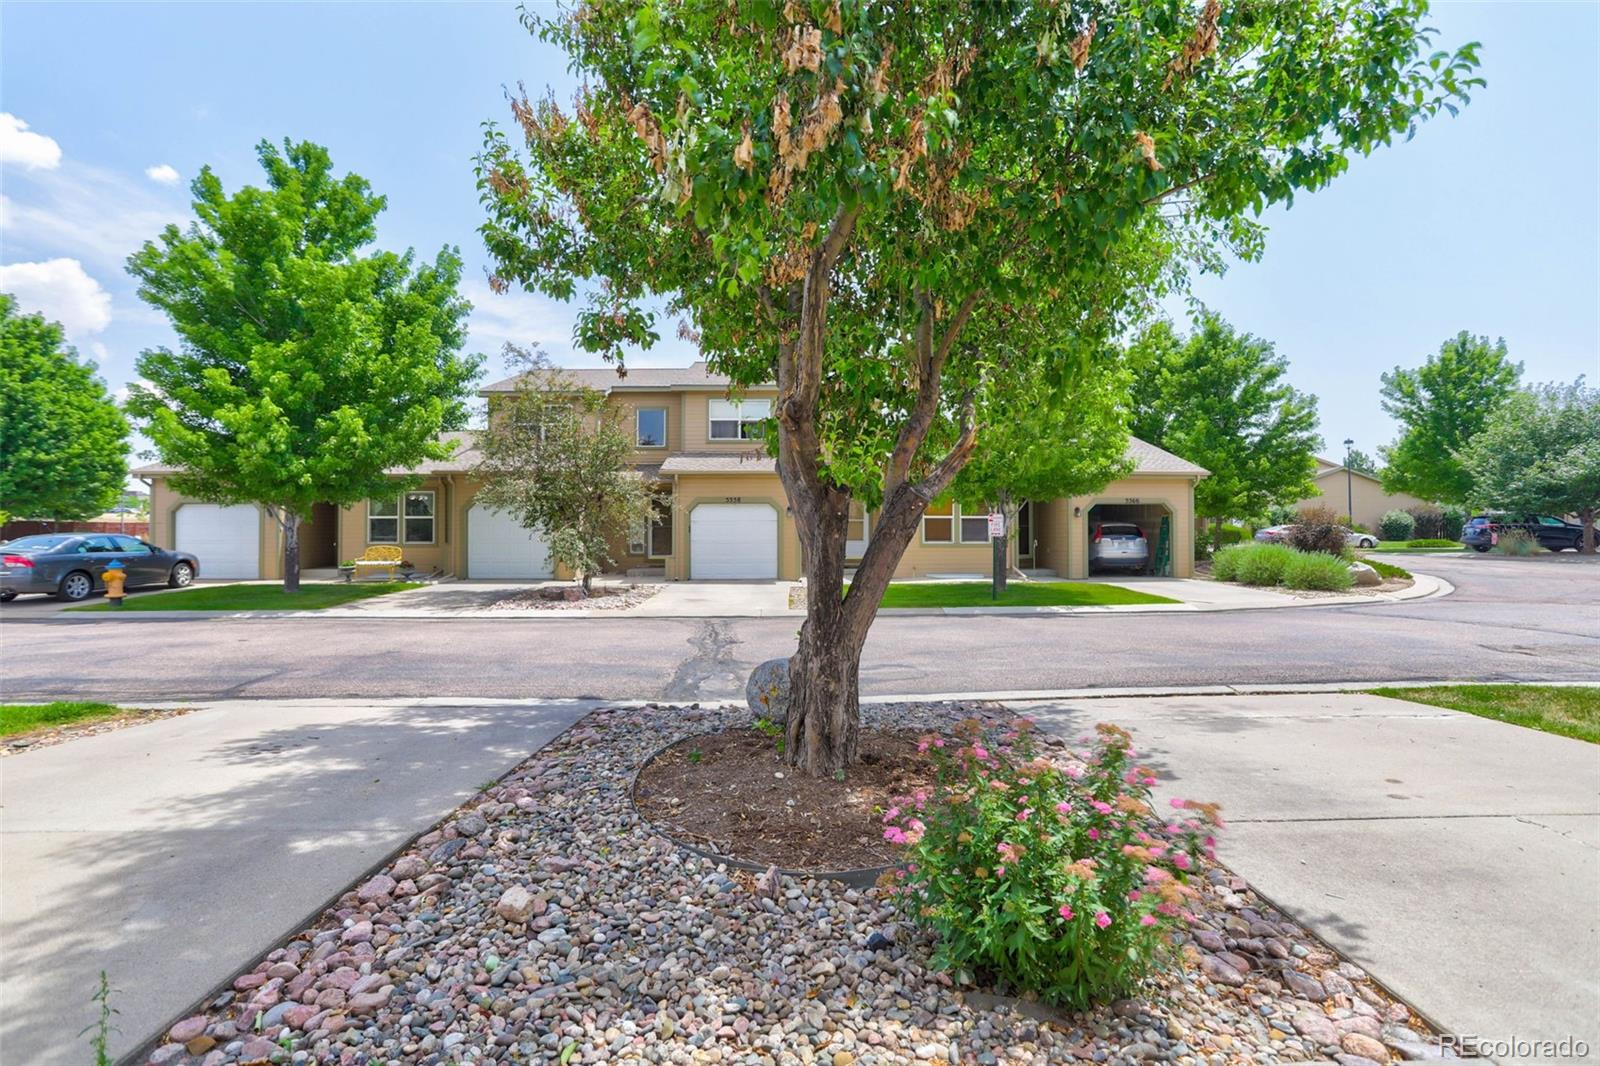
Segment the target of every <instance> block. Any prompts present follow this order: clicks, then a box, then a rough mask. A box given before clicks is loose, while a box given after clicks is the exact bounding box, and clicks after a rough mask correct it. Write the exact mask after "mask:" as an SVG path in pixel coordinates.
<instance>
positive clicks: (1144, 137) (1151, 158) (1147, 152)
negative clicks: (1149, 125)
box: [1133, 130, 1161, 170]
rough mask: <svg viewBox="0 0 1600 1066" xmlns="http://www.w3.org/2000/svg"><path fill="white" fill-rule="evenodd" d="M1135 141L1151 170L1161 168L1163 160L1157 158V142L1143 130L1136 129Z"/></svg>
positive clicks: (1145, 163)
mask: <svg viewBox="0 0 1600 1066" xmlns="http://www.w3.org/2000/svg"><path fill="white" fill-rule="evenodd" d="M1133 143H1134V144H1135V145H1137V146H1138V148H1139V154H1140V155H1141V156H1143V157H1144V165H1145V166H1147V167H1149V168H1150V169H1151V170H1160V169H1161V160H1159V159H1157V158H1156V142H1155V141H1154V140H1153V139H1152V138H1151V136H1150V135H1149V134H1148V133H1146V132H1144V131H1143V130H1135V131H1134V133H1133Z"/></svg>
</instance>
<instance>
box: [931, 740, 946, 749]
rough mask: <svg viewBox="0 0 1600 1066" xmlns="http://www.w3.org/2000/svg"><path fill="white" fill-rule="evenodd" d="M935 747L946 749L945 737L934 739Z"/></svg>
mask: <svg viewBox="0 0 1600 1066" xmlns="http://www.w3.org/2000/svg"><path fill="white" fill-rule="evenodd" d="M933 746H934V747H936V748H942V747H944V737H934V738H933Z"/></svg>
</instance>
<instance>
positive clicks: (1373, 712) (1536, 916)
mask: <svg viewBox="0 0 1600 1066" xmlns="http://www.w3.org/2000/svg"><path fill="white" fill-rule="evenodd" d="M1012 706H1013V707H1015V708H1017V709H1018V710H1023V711H1025V712H1026V713H1029V714H1032V715H1034V716H1035V717H1037V718H1038V720H1039V722H1040V725H1041V726H1042V727H1043V728H1046V729H1049V730H1052V731H1054V732H1057V733H1058V734H1060V735H1063V736H1070V737H1073V738H1076V737H1078V736H1079V735H1081V734H1083V733H1084V732H1086V731H1088V730H1089V729H1090V728H1091V727H1092V726H1093V724H1094V723H1096V722H1101V721H1110V722H1116V723H1118V724H1120V725H1122V726H1124V727H1126V728H1128V729H1130V730H1132V732H1133V734H1134V741H1135V744H1136V745H1137V747H1138V749H1139V752H1140V755H1141V760H1140V761H1141V762H1143V763H1146V764H1147V765H1150V766H1152V767H1154V768H1155V769H1156V770H1157V772H1158V775H1159V777H1160V779H1161V784H1160V786H1159V787H1158V790H1157V791H1158V793H1159V797H1160V798H1159V803H1160V804H1161V805H1165V803H1166V801H1167V800H1168V799H1169V798H1171V797H1174V796H1181V797H1184V798H1193V799H1202V800H1211V801H1215V802H1220V803H1221V804H1222V808H1223V813H1224V815H1225V817H1226V819H1227V823H1228V826H1227V829H1226V830H1225V831H1224V832H1223V833H1221V834H1220V835H1219V844H1220V847H1219V852H1220V856H1221V858H1222V859H1223V860H1224V861H1225V862H1226V863H1228V865H1230V866H1231V867H1233V869H1234V870H1236V871H1237V872H1238V873H1239V874H1240V875H1241V876H1243V877H1245V878H1246V879H1248V880H1249V881H1250V883H1251V884H1252V885H1253V886H1254V887H1255V888H1256V889H1257V890H1259V891H1260V892H1262V893H1263V894H1264V895H1266V896H1268V897H1269V898H1271V899H1272V900H1274V901H1275V902H1276V903H1278V904H1280V905H1281V906H1282V907H1283V908H1285V909H1286V910H1287V911H1289V912H1290V913H1292V914H1293V915H1295V916H1296V917H1297V918H1299V919H1300V920H1301V921H1302V922H1304V924H1306V925H1307V926H1308V927H1309V928H1311V929H1312V930H1314V931H1315V932H1317V933H1318V934H1319V935H1320V936H1322V937H1323V938H1324V939H1326V940H1328V941H1329V942H1330V943H1332V944H1334V945H1335V946H1336V947H1338V948H1339V949H1340V950H1341V951H1343V952H1344V953H1345V954H1347V955H1349V956H1350V957H1351V958H1352V959H1354V960H1355V961H1356V962H1357V963H1358V964H1360V965H1361V966H1363V967H1364V968H1366V969H1367V970H1368V971H1369V972H1370V973H1371V974H1372V975H1373V976H1374V977H1376V978H1378V979H1379V980H1381V981H1383V982H1385V983H1387V984H1388V985H1389V986H1390V987H1391V988H1392V989H1394V990H1395V991H1396V992H1397V993H1398V994H1400V995H1401V996H1403V997H1405V998H1406V999H1407V1000H1409V1001H1410V1002H1411V1003H1412V1004H1413V1005H1414V1006H1416V1007H1417V1008H1418V1009H1419V1010H1421V1011H1422V1012H1423V1013H1424V1014H1425V1015H1427V1016H1428V1017H1429V1018H1430V1019H1431V1020H1433V1021H1434V1022H1435V1023H1436V1024H1438V1025H1439V1026H1441V1027H1442V1028H1443V1029H1444V1030H1446V1031H1448V1032H1452V1033H1456V1034H1474V1035H1477V1036H1480V1037H1483V1038H1494V1039H1506V1038H1511V1037H1516V1038H1523V1039H1536V1038H1550V1039H1560V1038H1562V1037H1577V1038H1579V1039H1581V1040H1583V1041H1585V1042H1586V1043H1587V1045H1588V1048H1589V1052H1590V1054H1591V1055H1596V1056H1600V969H1597V968H1596V964H1595V960H1596V959H1597V958H1600V747H1596V746H1595V745H1592V744H1586V743H1584V742H1582V741H1577V740H1567V739H1564V738H1561V737H1555V736H1551V735H1549V734H1546V733H1540V732H1537V731H1535V730H1531V729H1523V728H1521V727H1519V726H1513V725H1507V724H1505V723H1502V722H1495V721H1492V720H1489V719H1484V718H1478V717H1475V716H1473V715H1466V714H1460V713H1457V712H1454V711H1446V710H1440V709H1437V708H1433V707H1426V706H1423V705H1420V704H1414V703H1407V702H1403V701H1399V700H1390V699H1384V698H1382V697H1377V696H1366V695H1353V694H1345V695H1341V694H1310V695H1306V694H1301V695H1272V696H1265V695H1264V696H1242V695H1231V696H1190V697H1176V698H1164V699H1092V700H1076V701H1075V700H1063V701H1046V702H1029V703H1023V702H1017V703H1013V704H1012ZM1519 1061H1522V1060H1519ZM1566 1061H1571V1060H1566Z"/></svg>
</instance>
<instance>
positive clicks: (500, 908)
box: [494, 885, 534, 925]
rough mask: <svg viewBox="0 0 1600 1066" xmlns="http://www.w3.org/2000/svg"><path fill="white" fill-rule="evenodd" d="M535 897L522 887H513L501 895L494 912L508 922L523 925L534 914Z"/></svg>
mask: <svg viewBox="0 0 1600 1066" xmlns="http://www.w3.org/2000/svg"><path fill="white" fill-rule="evenodd" d="M533 906H534V896H533V893H532V892H529V891H528V890H527V889H525V888H523V887H522V886H521V885H512V886H511V887H510V888H508V889H506V890H505V892H503V893H501V895H500V902H498V903H496V904H495V905H494V912H495V913H496V914H498V915H499V916H500V917H502V918H504V919H505V920H506V921H508V922H515V923H516V924H518V925H521V924H523V923H525V922H527V920H528V918H529V917H530V916H531V915H532V914H533Z"/></svg>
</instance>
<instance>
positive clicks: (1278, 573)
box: [1236, 544, 1299, 586]
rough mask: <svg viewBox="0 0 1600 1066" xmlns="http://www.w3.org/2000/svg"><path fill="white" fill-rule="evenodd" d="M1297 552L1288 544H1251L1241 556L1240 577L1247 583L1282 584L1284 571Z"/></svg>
mask: <svg viewBox="0 0 1600 1066" xmlns="http://www.w3.org/2000/svg"><path fill="white" fill-rule="evenodd" d="M1297 554H1299V553H1297V552H1296V551H1295V550H1294V549H1293V548H1291V547H1289V546H1288V545H1287V544H1251V545H1248V546H1247V547H1246V549H1245V552H1244V554H1242V555H1241V556H1240V557H1239V563H1238V568H1237V569H1238V575H1239V576H1238V578H1237V579H1236V580H1238V581H1241V582H1243V583H1244V584H1246V585H1266V586H1271V585H1281V584H1283V571H1284V569H1285V568H1286V567H1287V566H1288V565H1289V560H1290V559H1293V558H1294V557H1295V555H1297Z"/></svg>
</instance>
